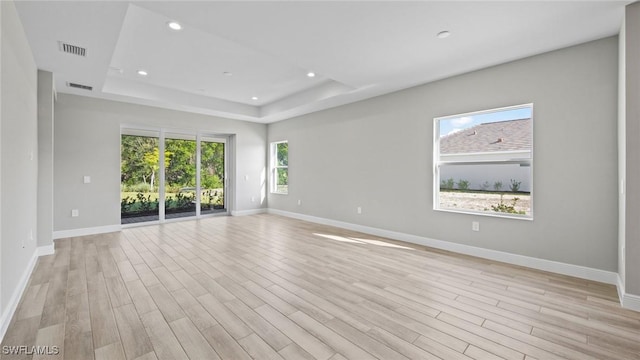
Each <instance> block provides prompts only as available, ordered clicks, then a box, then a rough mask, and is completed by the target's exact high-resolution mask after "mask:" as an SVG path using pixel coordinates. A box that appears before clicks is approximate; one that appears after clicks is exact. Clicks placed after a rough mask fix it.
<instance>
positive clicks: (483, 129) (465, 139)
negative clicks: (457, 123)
mask: <svg viewBox="0 0 640 360" xmlns="http://www.w3.org/2000/svg"><path fill="white" fill-rule="evenodd" d="M531 131H532V128H531V119H518V120H507V121H499V122H492V123H484V124H480V125H476V126H473V127H470V128H468V129H464V130H461V131H458V132H455V133H453V134H449V135H445V136H443V137H442V138H440V153H441V154H461V153H475V152H500V151H518V150H531V143H532V140H533V137H532V136H531Z"/></svg>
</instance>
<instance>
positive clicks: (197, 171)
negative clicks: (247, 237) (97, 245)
mask: <svg viewBox="0 0 640 360" xmlns="http://www.w3.org/2000/svg"><path fill="white" fill-rule="evenodd" d="M227 144H228V141H227V137H224V136H212V135H199V134H198V135H196V134H188V133H179V132H163V131H148V130H132V129H123V130H122V137H121V149H120V151H121V163H120V170H121V192H120V210H121V211H120V215H121V223H122V224H131V223H140V222H149V221H160V222H163V221H165V220H167V219H175V218H185V217H199V216H202V215H213V214H221V213H222V214H224V213H226V212H227V203H226V197H227V191H226V184H227V175H226V172H227V170H226V166H227V158H226V156H227ZM160 154H163V156H160Z"/></svg>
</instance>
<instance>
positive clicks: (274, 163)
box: [269, 140, 289, 195]
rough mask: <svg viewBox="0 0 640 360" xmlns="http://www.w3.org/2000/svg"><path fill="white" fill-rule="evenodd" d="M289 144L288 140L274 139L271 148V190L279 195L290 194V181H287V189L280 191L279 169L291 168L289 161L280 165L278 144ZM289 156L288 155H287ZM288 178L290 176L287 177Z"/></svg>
mask: <svg viewBox="0 0 640 360" xmlns="http://www.w3.org/2000/svg"><path fill="white" fill-rule="evenodd" d="M285 143H286V144H288V143H289V141H288V140H281V141H274V142H272V143H271V144H270V149H269V157H270V159H269V168H270V169H269V173H270V175H269V180H270V182H271V186H270V192H271V193H272V194H278V195H288V194H289V186H288V185H289V183H288V181H287V191H278V169H287V173H288V169H289V163H288V162H287V165H286V166H283V165H278V144H285ZM287 158H288V156H287ZM287 178H288V177H287Z"/></svg>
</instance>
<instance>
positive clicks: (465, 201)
mask: <svg viewBox="0 0 640 360" xmlns="http://www.w3.org/2000/svg"><path fill="white" fill-rule="evenodd" d="M501 198H502V203H503V204H505V205H512V204H513V199H514V198H517V199H518V200H516V202H515V206H514V208H515V210H516V211H524V213H525V215H531V194H530V193H513V192H493V191H460V190H440V208H441V209H452V210H471V211H479V212H491V213H498V214H503V213H502V212H496V211H494V210H493V209H492V208H491V206H492V205H493V206H497V205H499V204H500V200H501Z"/></svg>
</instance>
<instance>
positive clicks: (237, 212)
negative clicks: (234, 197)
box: [231, 209, 267, 216]
mask: <svg viewBox="0 0 640 360" xmlns="http://www.w3.org/2000/svg"><path fill="white" fill-rule="evenodd" d="M266 212H267V209H251V210H233V211H231V216H246V215H257V214H264V213H266Z"/></svg>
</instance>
